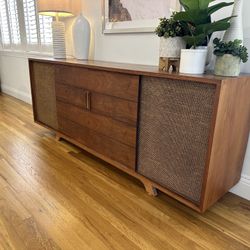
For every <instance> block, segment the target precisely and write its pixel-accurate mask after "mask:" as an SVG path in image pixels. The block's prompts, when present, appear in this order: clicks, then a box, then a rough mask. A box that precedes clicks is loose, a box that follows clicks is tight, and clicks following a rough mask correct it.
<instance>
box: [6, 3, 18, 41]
mask: <svg viewBox="0 0 250 250" xmlns="http://www.w3.org/2000/svg"><path fill="white" fill-rule="evenodd" d="M7 8H8V12H7V13H8V19H9V24H10V36H11V43H12V44H13V45H19V44H21V36H20V27H19V20H18V13H17V4H16V0H8V1H7Z"/></svg>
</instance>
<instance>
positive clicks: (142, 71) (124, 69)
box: [29, 58, 250, 84]
mask: <svg viewBox="0 0 250 250" xmlns="http://www.w3.org/2000/svg"><path fill="white" fill-rule="evenodd" d="M29 61H30V62H31V61H33V62H34V61H35V62H44V63H52V64H57V65H58V64H59V65H67V66H76V67H84V68H89V69H98V70H106V71H111V72H119V73H126V74H132V75H145V76H152V77H163V78H170V79H178V80H186V81H187V80H190V81H197V82H198V81H199V82H205V83H213V84H220V83H221V82H222V81H223V80H228V79H234V78H235V79H237V78H238V79H240V78H241V79H242V78H246V77H247V78H249V75H247V74H242V75H240V76H239V77H237V78H236V77H234V78H233V77H220V76H215V75H213V74H203V75H189V74H180V73H176V72H173V73H172V72H165V71H160V70H159V68H158V67H157V66H148V65H139V64H126V63H116V62H106V61H93V60H77V59H53V58H29ZM249 79H250V78H249Z"/></svg>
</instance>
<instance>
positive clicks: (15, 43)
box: [0, 0, 52, 51]
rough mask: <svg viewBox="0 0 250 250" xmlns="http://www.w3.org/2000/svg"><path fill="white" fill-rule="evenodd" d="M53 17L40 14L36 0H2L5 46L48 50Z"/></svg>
mask: <svg viewBox="0 0 250 250" xmlns="http://www.w3.org/2000/svg"><path fill="white" fill-rule="evenodd" d="M51 22H52V17H47V16H38V15H37V11H36V1H35V0H0V39H1V44H2V47H3V48H8V49H9V48H10V49H20V50H26V51H48V50H50V48H51V45H52V29H51Z"/></svg>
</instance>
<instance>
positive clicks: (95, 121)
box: [57, 101, 136, 147]
mask: <svg viewBox="0 0 250 250" xmlns="http://www.w3.org/2000/svg"><path fill="white" fill-rule="evenodd" d="M57 114H58V116H60V117H61V118H65V119H68V120H70V121H72V122H74V123H77V124H78V125H80V126H82V127H85V128H88V129H90V130H93V131H95V132H96V133H98V134H101V135H103V136H106V137H109V138H111V139H113V140H116V141H118V142H120V143H123V144H125V145H127V146H130V147H135V144H136V127H133V126H130V125H127V124H126V123H122V122H119V121H115V120H113V119H112V118H109V117H105V116H101V115H98V114H95V113H93V112H89V111H86V110H85V109H81V108H79V107H76V106H73V105H71V104H67V103H64V102H61V101H57ZM59 129H60V123H59Z"/></svg>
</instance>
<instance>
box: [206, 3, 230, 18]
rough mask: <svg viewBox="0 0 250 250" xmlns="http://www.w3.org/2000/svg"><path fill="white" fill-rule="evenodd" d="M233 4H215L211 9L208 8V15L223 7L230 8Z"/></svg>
mask: <svg viewBox="0 0 250 250" xmlns="http://www.w3.org/2000/svg"><path fill="white" fill-rule="evenodd" d="M232 4H234V2H230V3H218V4H215V5H213V6H211V7H209V8H208V12H207V13H208V15H212V14H213V13H214V12H216V11H217V10H220V9H222V8H224V7H227V6H230V5H232Z"/></svg>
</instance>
